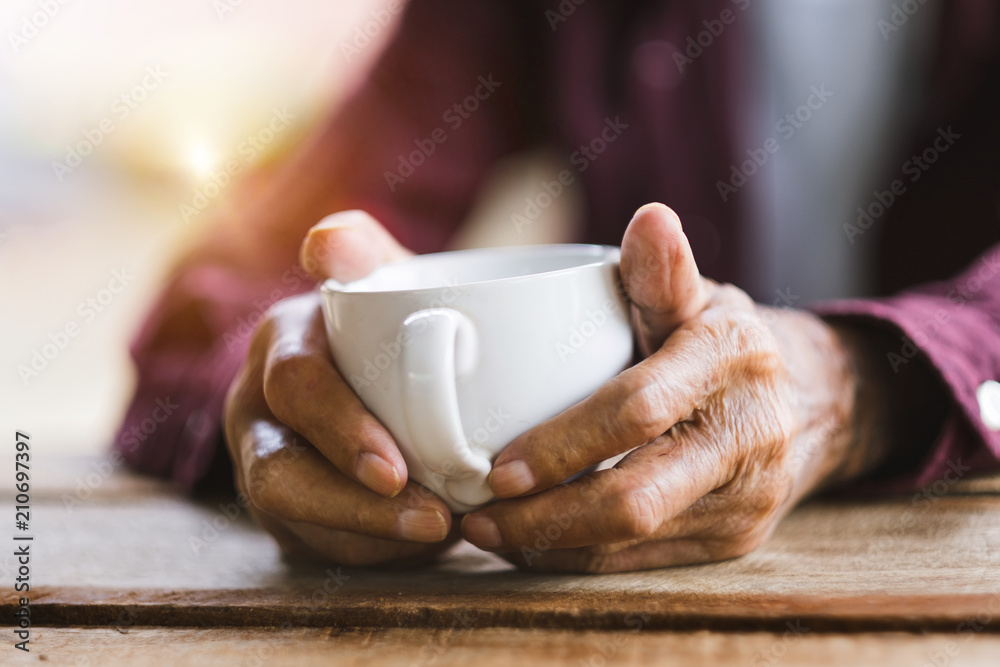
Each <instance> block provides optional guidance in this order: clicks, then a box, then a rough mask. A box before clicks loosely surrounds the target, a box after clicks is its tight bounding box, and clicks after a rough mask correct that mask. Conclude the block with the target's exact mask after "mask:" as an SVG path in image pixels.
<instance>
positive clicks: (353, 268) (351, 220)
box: [299, 210, 413, 283]
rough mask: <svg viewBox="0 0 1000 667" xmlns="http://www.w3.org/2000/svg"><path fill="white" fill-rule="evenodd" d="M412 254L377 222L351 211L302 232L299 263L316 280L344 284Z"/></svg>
mask: <svg viewBox="0 0 1000 667" xmlns="http://www.w3.org/2000/svg"><path fill="white" fill-rule="evenodd" d="M412 254H413V253H412V252H410V251H409V250H407V249H406V248H404V247H403V246H401V245H400V244H399V242H398V241H397V240H396V239H394V238H393V236H392V234H390V233H389V232H388V230H386V228H385V227H383V226H382V225H381V224H380V223H379V222H378V220H376V219H375V218H373V217H372V216H371V215H369V214H368V213H366V212H364V211H358V210H353V211H341V212H340V213H333V214H331V215H328V216H326V217H325V218H323V219H322V220H321V221H320V222H319V223H318V224H316V225H315V226H313V227H312V228H311V229H310V230H309V231H308V232H306V238H305V240H304V241H303V242H302V248H301V250H300V252H299V263H300V264H301V265H302V268H304V269H305V270H306V272H307V273H309V275H310V276H312V277H313V278H315V279H317V280H325V279H327V278H333V279H334V280H339V281H340V282H342V283H346V282H351V281H352V280H358V279H359V278H364V277H365V276H367V275H368V274H369V273H371V272H372V271H374V270H375V269H376V268H378V266H379V265H381V264H384V263H386V262H391V261H394V260H398V259H403V258H405V257H409V256H410V255H412Z"/></svg>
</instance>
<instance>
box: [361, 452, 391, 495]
mask: <svg viewBox="0 0 1000 667" xmlns="http://www.w3.org/2000/svg"><path fill="white" fill-rule="evenodd" d="M354 475H355V476H356V477H357V478H358V481H360V482H361V483H362V484H364V485H365V486H367V487H368V488H369V489H371V490H372V491H374V492H375V493H378V494H380V495H383V496H387V497H389V498H392V497H394V496H395V495H396V494H397V493H399V491H400V484H399V471H397V470H396V467H395V466H393V465H392V464H391V463H389V462H388V461H386V460H385V459H383V458H382V457H381V456H379V455H377V454H372V453H371V452H365V453H364V454H362V455H361V456H359V457H358V462H357V463H356V464H355V466H354Z"/></svg>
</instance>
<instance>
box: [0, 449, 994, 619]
mask: <svg viewBox="0 0 1000 667" xmlns="http://www.w3.org/2000/svg"><path fill="white" fill-rule="evenodd" d="M64 465H65V466H66V467H65V469H62V470H59V471H58V472H57V473H53V472H52V471H51V470H50V472H49V473H47V474H40V475H39V478H40V482H39V483H38V491H37V493H35V494H34V495H33V498H34V499H35V500H33V508H32V532H33V533H34V534H35V536H36V540H35V542H33V543H32V549H33V551H32V553H33V560H32V568H33V569H32V577H33V578H32V591H31V592H32V618H33V621H34V623H35V624H36V625H49V626H60V625H62V626H65V625H91V626H102V625H103V626H108V625H111V624H115V623H116V622H118V621H117V620H116V619H120V618H126V619H128V620H129V621H130V622H131V623H132V624H134V625H142V626H211V625H230V626H260V627H263V626H279V625H281V624H282V623H286V622H290V623H292V624H293V625H296V626H302V627H308V626H313V627H353V626H371V627H399V626H409V627H434V628H447V627H450V626H451V625H453V624H454V623H455V621H456V619H465V620H463V622H468V624H469V626H470V627H491V626H493V627H526V628H574V629H594V630H616V629H617V630H621V629H622V628H626V627H628V623H629V622H630V621H634V619H636V618H641V619H643V626H644V627H646V628H649V629H675V630H694V629H700V628H710V629H716V630H720V629H725V630H731V631H740V630H780V629H781V628H783V627H784V626H785V623H786V622H789V621H803V622H807V623H808V624H809V627H811V628H813V629H814V631H816V632H820V631H822V632H843V631H862V632H871V631H890V630H911V631H915V630H918V631H927V630H937V631H942V632H950V631H954V630H955V628H956V627H957V626H958V624H960V623H962V622H963V620H964V619H965V618H967V617H970V616H972V617H975V616H976V615H984V614H989V615H990V616H991V621H992V616H996V617H997V619H998V621H997V622H990V623H988V624H986V625H985V629H984V631H985V632H988V633H990V632H996V631H997V629H998V627H1000V495H993V494H991V493H984V494H978V495H945V496H936V495H933V496H931V497H929V498H925V499H922V500H921V501H920V502H918V503H916V504H914V502H913V499H912V498H911V497H907V498H898V499H892V500H886V501H880V502H864V503H862V502H832V501H824V502H813V503H810V504H808V505H805V506H803V507H801V508H799V509H798V510H796V511H795V512H793V513H792V514H791V515H790V516H789V517H788V518H787V519H786V520H785V521H784V522H783V523H782V524H781V526H779V528H778V529H777V531H776V532H775V534H774V536H773V537H772V538H771V539H770V540H769V542H768V543H767V544H766V545H765V546H764V547H763V548H761V549H759V550H758V551H756V552H754V553H752V554H750V555H749V556H746V557H744V558H741V559H737V560H732V561H728V562H724V563H716V564H711V565H704V566H697V567H681V568H670V569H662V570H653V571H647V572H632V573H622V574H614V575H599V576H598V575H592V576H567V575H545V574H533V573H524V572H518V571H516V570H514V569H513V568H512V567H511V566H510V565H508V564H507V563H506V562H505V561H502V560H501V559H499V558H497V557H496V556H493V555H491V554H487V553H484V552H481V551H478V550H477V549H475V548H473V547H471V546H469V545H467V544H463V545H460V546H459V547H458V548H456V549H455V550H453V551H452V552H451V553H450V554H449V555H448V557H447V558H446V559H445V560H444V561H443V562H441V563H440V564H437V565H435V566H433V567H428V568H422V569H420V570H416V571H409V572H387V571H380V570H367V569H362V568H341V569H340V570H339V573H338V570H337V569H336V568H333V569H332V570H329V571H327V568H324V567H307V566H302V565H292V564H290V563H287V562H285V561H283V560H282V559H281V557H280V554H279V552H278V549H277V547H276V546H275V545H274V543H273V541H272V540H271V539H270V537H269V536H267V535H266V534H265V533H263V532H262V531H260V530H259V529H258V528H256V526H255V525H254V524H253V523H252V522H251V521H250V520H249V519H248V518H247V516H246V513H245V511H243V510H240V509H239V508H238V506H236V505H233V504H229V503H228V501H225V500H217V501H212V502H202V503H195V502H192V501H190V500H189V499H186V498H184V497H182V496H180V495H178V494H176V493H174V492H172V491H171V490H170V489H169V487H167V486H165V485H163V484H162V483H159V482H151V481H149V480H144V479H143V478H138V477H135V476H132V475H128V474H127V473H124V472H123V471H121V470H116V471H115V472H114V473H113V474H112V475H111V476H110V477H109V478H108V479H106V480H103V481H101V482H100V483H98V484H96V485H95V486H94V487H93V488H89V487H88V488H89V493H85V494H84V493H80V492H79V489H80V488H81V487H80V480H83V483H84V485H85V486H86V485H87V476H88V475H91V474H96V472H95V471H96V468H95V467H94V466H95V464H94V462H75V463H72V464H64ZM73 466H76V467H75V468H74V467H73ZM55 467H57V466H56V464H55V463H53V468H55ZM91 479H92V480H96V479H97V477H92V478H91ZM4 494H6V491H2V492H0V497H4V498H6V496H5V495H4ZM84 496H85V497H84ZM7 554H8V555H5V556H0V575H3V578H4V579H5V580H7V581H10V580H11V576H12V572H13V571H14V566H15V562H14V559H13V556H12V555H9V554H10V551H7ZM331 575H332V576H331ZM15 603H16V598H15V594H14V593H13V591H12V590H11V589H10V588H7V587H5V589H0V613H2V614H7V613H11V612H12V611H13V608H14V605H15ZM468 619H471V620H468Z"/></svg>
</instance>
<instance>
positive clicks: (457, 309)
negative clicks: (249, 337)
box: [322, 244, 633, 512]
mask: <svg viewBox="0 0 1000 667" xmlns="http://www.w3.org/2000/svg"><path fill="white" fill-rule="evenodd" d="M619 257H620V250H619V249H618V248H617V247H612V246H596V245H575V244H566V245H544V246H522V247H510V248H487V249H480V250H463V251H456V252H444V253H437V254H431V255H419V256H416V257H413V258H410V259H406V260H403V261H400V262H395V263H391V264H386V265H384V266H382V267H379V268H378V269H376V270H375V271H374V272H373V273H372V274H370V275H369V276H367V277H365V278H362V279H361V280H357V281H354V282H351V283H346V284H342V283H339V282H337V281H335V280H328V281H326V282H325V283H324V284H323V286H322V294H323V311H324V315H325V320H326V329H327V335H328V338H329V341H330V348H331V351H332V353H333V359H334V362H335V363H336V365H337V368H338V369H339V371H340V373H341V374H342V375H343V377H344V379H345V380H346V381H347V383H348V384H349V385H350V386H351V387H352V388H353V389H354V391H355V392H356V393H357V394H358V396H360V398H361V400H362V401H363V402H364V404H365V406H366V407H367V408H368V410H369V411H371V412H372V413H373V414H374V415H375V416H376V417H378V419H379V420H381V422H382V423H383V424H384V425H385V426H386V428H388V430H389V432H390V433H391V434H392V435H393V437H394V438H395V439H396V442H397V443H398V445H399V448H400V451H401V452H402V454H403V458H404V460H405V461H406V465H407V470H408V472H409V477H410V478H411V479H415V480H417V481H418V482H420V483H421V484H423V485H424V486H426V487H427V488H429V489H430V490H431V491H433V492H435V493H436V494H437V495H438V496H440V497H441V499H442V500H444V501H445V502H446V503H447V504H448V506H449V507H450V508H451V509H452V510H453V511H455V512H468V511H471V510H472V509H475V508H476V507H478V506H481V505H483V504H484V503H487V502H489V501H490V500H492V499H493V494H492V492H491V491H490V489H489V486H488V485H487V483H486V476H487V474H488V473H489V472H490V468H491V465H492V462H493V460H494V459H496V456H497V454H499V453H500V451H501V450H502V449H503V448H504V447H505V446H506V445H507V444H508V443H510V442H511V441H512V440H513V439H514V438H516V437H517V436H519V435H520V434H522V433H524V432H525V431H527V430H528V429H530V428H532V427H533V426H536V425H538V424H540V423H541V422H543V421H545V420H546V419H548V418H550V417H553V416H555V415H557V414H558V413H560V412H562V411H563V410H565V409H566V408H568V407H570V406H571V405H573V404H575V403H577V402H579V401H581V400H582V399H584V398H586V397H587V396H589V395H590V394H591V393H593V391H594V390H596V389H597V388H598V387H599V386H600V385H601V384H603V383H604V382H606V381H607V380H609V379H611V378H612V377H614V376H615V375H617V374H618V373H619V372H621V371H622V370H623V369H624V368H626V367H627V366H628V365H629V363H630V361H631V358H632V344H633V343H632V331H631V329H630V327H629V322H628V316H627V312H628V311H627V308H626V305H625V302H624V299H623V296H622V294H621V290H620V289H619V282H620V281H619V273H618V262H619Z"/></svg>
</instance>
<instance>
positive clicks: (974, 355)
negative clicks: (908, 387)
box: [813, 245, 1000, 492]
mask: <svg viewBox="0 0 1000 667" xmlns="http://www.w3.org/2000/svg"><path fill="white" fill-rule="evenodd" d="M813 310H814V311H815V312H816V313H817V314H819V315H821V316H824V317H837V318H850V319H852V320H855V321H858V322H867V323H870V324H872V325H875V326H886V327H890V328H892V329H894V330H895V335H896V340H897V342H896V344H894V346H893V347H891V348H890V349H889V350H888V351H887V352H886V354H885V358H884V360H883V362H884V363H885V364H886V365H887V367H888V368H889V369H890V370H891V371H892V372H894V373H898V372H900V371H901V370H902V369H903V368H904V367H906V366H907V365H909V364H912V363H915V362H917V361H918V360H919V361H922V362H925V363H928V364H929V365H930V367H931V368H932V370H933V373H934V374H935V375H936V376H937V377H938V378H939V379H940V381H941V383H942V384H943V386H944V388H945V390H946V394H947V396H948V397H949V398H950V400H951V403H952V405H951V406H950V409H949V410H948V412H947V417H946V418H945V420H944V423H943V425H942V428H941V431H940V433H939V434H938V436H937V438H936V440H935V441H934V444H933V445H932V447H931V448H930V451H929V452H927V454H926V455H925V456H924V457H923V459H922V461H921V462H920V463H919V465H918V466H917V467H916V468H915V469H913V470H911V471H909V472H906V473H905V474H902V475H901V476H898V477H896V478H894V479H891V480H886V481H884V482H879V483H878V485H877V486H878V487H879V490H880V491H883V492H896V491H898V492H904V491H910V490H914V489H920V488H927V487H928V486H929V485H933V484H939V483H941V482H944V483H945V484H952V483H954V482H955V481H957V480H958V479H961V478H963V477H965V476H971V475H973V474H977V473H981V472H987V471H992V470H997V469H1000V386H998V385H996V384H995V382H996V381H997V380H998V379H1000V245H998V246H994V247H993V248H991V249H990V250H988V251H987V252H986V253H984V254H983V255H981V256H980V257H979V258H977V259H976V260H975V261H974V262H973V263H972V264H971V265H969V267H968V268H966V269H965V270H964V271H963V273H961V274H960V275H959V276H957V277H956V278H954V279H952V280H947V281H943V282H937V283H931V284H927V285H924V286H920V287H917V288H914V289H912V290H909V291H906V292H903V293H901V294H899V295H896V296H893V297H889V298H884V299H876V300H844V301H833V302H827V303H823V304H819V305H817V306H816V307H814V308H813Z"/></svg>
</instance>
